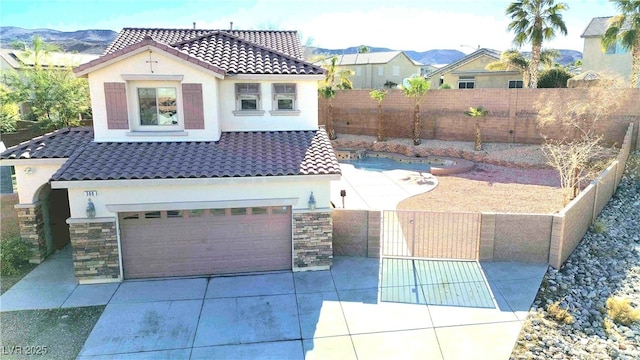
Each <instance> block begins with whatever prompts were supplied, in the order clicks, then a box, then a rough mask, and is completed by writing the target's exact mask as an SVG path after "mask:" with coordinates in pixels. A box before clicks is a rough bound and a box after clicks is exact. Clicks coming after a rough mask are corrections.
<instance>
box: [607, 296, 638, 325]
mask: <svg viewBox="0 0 640 360" xmlns="http://www.w3.org/2000/svg"><path fill="white" fill-rule="evenodd" d="M607 315H609V317H611V319H613V321H615V322H617V323H618V324H622V325H627V326H628V325H631V324H633V323H635V322H638V321H640V309H634V308H633V307H631V302H630V301H629V299H625V298H619V297H613V296H612V297H609V298H608V299H607Z"/></svg>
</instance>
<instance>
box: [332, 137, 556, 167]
mask: <svg viewBox="0 0 640 360" xmlns="http://www.w3.org/2000/svg"><path fill="white" fill-rule="evenodd" d="M332 144H333V146H334V148H350V147H351V148H364V149H367V150H372V151H390V152H396V153H401V154H404V155H407V156H415V155H416V154H419V155H425V154H427V155H436V156H452V157H459V158H464V159H467V160H472V161H476V162H483V163H489V164H496V165H509V166H511V167H513V166H519V167H525V168H545V167H547V165H546V159H545V157H544V154H543V153H542V150H541V147H540V145H536V144H507V143H483V144H482V150H480V151H475V150H474V143H473V142H469V141H445V140H422V143H421V144H420V145H418V146H415V145H413V140H411V139H401V138H397V139H396V138H392V139H387V140H386V141H382V142H378V141H376V138H375V137H374V136H365V135H343V134H339V135H338V138H337V139H336V140H333V141H332Z"/></svg>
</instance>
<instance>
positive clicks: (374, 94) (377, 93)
mask: <svg viewBox="0 0 640 360" xmlns="http://www.w3.org/2000/svg"><path fill="white" fill-rule="evenodd" d="M369 95H370V96H371V99H372V100H375V101H377V102H378V141H384V140H385V136H384V128H383V125H384V124H383V121H382V120H383V119H382V100H384V98H385V96H387V90H382V89H377V90H372V91H371V92H370V93H369Z"/></svg>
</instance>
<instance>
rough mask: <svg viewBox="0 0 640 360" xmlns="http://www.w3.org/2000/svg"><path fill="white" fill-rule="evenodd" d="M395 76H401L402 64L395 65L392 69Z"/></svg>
mask: <svg viewBox="0 0 640 360" xmlns="http://www.w3.org/2000/svg"><path fill="white" fill-rule="evenodd" d="M391 71H392V72H393V76H400V66H397V65H395V66H394V67H393V68H392V70H391Z"/></svg>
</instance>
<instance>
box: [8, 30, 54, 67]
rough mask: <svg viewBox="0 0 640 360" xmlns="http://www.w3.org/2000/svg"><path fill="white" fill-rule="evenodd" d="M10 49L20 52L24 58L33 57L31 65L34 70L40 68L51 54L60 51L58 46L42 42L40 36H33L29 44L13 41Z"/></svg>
mask: <svg viewBox="0 0 640 360" xmlns="http://www.w3.org/2000/svg"><path fill="white" fill-rule="evenodd" d="M11 47H12V48H14V49H15V50H22V53H23V54H24V55H25V56H26V57H33V65H34V67H36V68H40V67H42V63H43V61H44V60H45V59H46V57H47V56H48V55H49V53H51V52H56V51H62V49H61V48H60V46H58V45H55V44H50V43H46V42H44V40H42V38H41V37H40V35H37V34H36V35H33V37H31V43H30V44H25V43H24V42H20V41H14V42H12V43H11Z"/></svg>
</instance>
